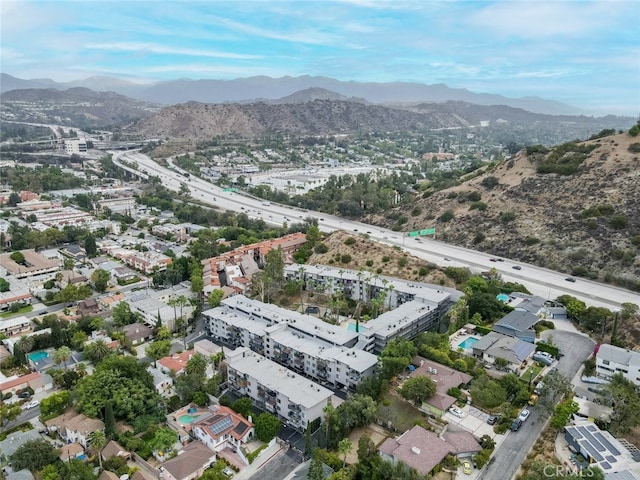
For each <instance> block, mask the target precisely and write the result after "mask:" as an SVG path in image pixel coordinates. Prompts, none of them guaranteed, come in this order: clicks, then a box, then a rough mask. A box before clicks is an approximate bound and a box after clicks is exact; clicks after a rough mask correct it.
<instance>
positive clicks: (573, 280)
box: [565, 277, 576, 283]
mask: <svg viewBox="0 0 640 480" xmlns="http://www.w3.org/2000/svg"><path fill="white" fill-rule="evenodd" d="M565 280H566V281H567V282H571V283H576V279H575V278H573V277H567V278H565Z"/></svg>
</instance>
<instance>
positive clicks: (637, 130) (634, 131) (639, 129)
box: [629, 123, 640, 137]
mask: <svg viewBox="0 0 640 480" xmlns="http://www.w3.org/2000/svg"><path fill="white" fill-rule="evenodd" d="M638 134H640V124H638V123H636V124H635V125H634V126H633V127H631V128H630V129H629V135H631V136H632V137H637V136H638Z"/></svg>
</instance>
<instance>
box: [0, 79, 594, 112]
mask: <svg viewBox="0 0 640 480" xmlns="http://www.w3.org/2000/svg"><path fill="white" fill-rule="evenodd" d="M74 87H84V88H89V89H91V90H96V91H113V92H116V93H119V94H121V95H126V96H128V97H131V98H134V99H137V100H141V101H145V102H150V103H156V104H163V105H173V104H177V103H186V102H190V101H195V102H201V103H227V102H234V103H248V102H250V103H253V102H255V101H260V100H262V101H270V100H277V99H281V98H283V97H287V96H289V95H293V94H295V93H296V92H299V91H301V90H306V89H313V88H318V89H324V90H329V91H331V92H334V93H335V94H338V95H341V96H344V97H347V98H349V99H352V98H359V99H362V100H363V101H367V102H370V103H377V104H411V103H414V104H415V103H423V102H444V101H449V100H453V101H462V102H468V103H473V104H477V105H506V106H510V107H513V108H522V109H524V110H527V111H530V112H533V113H546V114H553V115H563V114H568V115H574V114H581V113H585V112H584V111H582V110H580V109H579V108H576V107H574V106H570V105H567V104H564V103H561V102H557V101H554V100H548V99H543V98H539V97H521V98H509V97H505V96H502V95H495V94H488V93H475V92H471V91H470V90H467V89H464V88H450V87H448V86H446V85H444V84H433V85H427V84H421V83H412V82H392V83H376V82H354V81H341V80H336V79H334V78H328V77H319V76H308V75H303V76H299V77H289V76H286V77H280V78H271V77H266V76H255V77H248V78H237V79H234V80H210V79H203V80H191V79H178V80H170V81H164V82H157V83H153V84H141V83H134V82H129V81H126V80H121V79H117V78H111V77H90V78H87V79H84V80H78V81H72V82H62V83H60V82H55V81H54V80H51V79H31V80H26V79H20V78H17V77H13V76H11V75H9V74H6V73H2V74H1V75H0V93H3V92H7V91H10V90H17V89H28V88H55V89H58V90H66V89H69V88H74Z"/></svg>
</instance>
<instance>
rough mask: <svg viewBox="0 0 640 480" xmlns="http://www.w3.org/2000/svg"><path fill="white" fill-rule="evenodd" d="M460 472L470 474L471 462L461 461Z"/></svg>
mask: <svg viewBox="0 0 640 480" xmlns="http://www.w3.org/2000/svg"><path fill="white" fill-rule="evenodd" d="M462 472H463V473H464V474H465V475H471V462H470V461H469V460H465V461H464V462H462Z"/></svg>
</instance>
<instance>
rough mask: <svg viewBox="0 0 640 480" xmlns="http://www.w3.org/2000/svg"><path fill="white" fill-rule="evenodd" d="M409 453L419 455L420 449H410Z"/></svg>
mask: <svg viewBox="0 0 640 480" xmlns="http://www.w3.org/2000/svg"><path fill="white" fill-rule="evenodd" d="M411 451H412V452H413V453H415V454H416V455H420V449H419V448H418V447H411Z"/></svg>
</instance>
